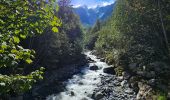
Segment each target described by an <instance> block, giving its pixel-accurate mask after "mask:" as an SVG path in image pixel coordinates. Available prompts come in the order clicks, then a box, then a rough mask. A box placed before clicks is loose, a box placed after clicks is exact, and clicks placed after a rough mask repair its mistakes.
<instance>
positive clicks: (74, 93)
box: [46, 51, 135, 100]
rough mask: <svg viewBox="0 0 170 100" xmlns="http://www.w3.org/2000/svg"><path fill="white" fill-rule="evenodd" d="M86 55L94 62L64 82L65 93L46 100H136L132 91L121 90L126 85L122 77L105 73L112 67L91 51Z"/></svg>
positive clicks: (51, 96)
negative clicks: (105, 70)
mask: <svg viewBox="0 0 170 100" xmlns="http://www.w3.org/2000/svg"><path fill="white" fill-rule="evenodd" d="M85 55H86V56H87V57H89V58H91V59H92V60H93V62H92V63H89V64H88V65H86V66H85V67H84V68H83V69H82V70H81V72H80V73H79V74H76V75H74V76H73V77H72V78H71V79H69V80H67V81H65V82H64V84H66V87H65V91H63V92H60V93H59V94H53V95H50V96H48V97H47V98H46V100H99V99H101V100H135V99H134V98H135V93H134V92H133V90H132V89H130V88H128V87H127V89H126V88H125V89H124V88H121V87H124V86H121V85H122V84H123V85H124V84H126V83H125V82H124V83H122V82H123V80H121V81H119V80H120V79H121V78H120V77H116V76H115V75H109V74H106V73H104V72H103V69H104V68H107V67H111V66H109V65H108V64H106V63H105V62H102V61H100V59H97V57H96V56H95V55H93V54H92V53H91V51H89V52H85ZM93 65H95V66H98V70H90V66H93ZM105 79H106V80H107V82H106V81H105ZM108 80H109V81H108ZM109 84H110V85H111V86H109ZM118 84H119V85H118ZM105 88H108V89H109V91H110V92H109V94H107V93H106V92H107V91H105V90H104V89H105ZM128 89H129V90H128ZM127 90H128V91H127ZM103 91H105V93H104V92H103ZM106 95H107V96H106Z"/></svg>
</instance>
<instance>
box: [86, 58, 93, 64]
mask: <svg viewBox="0 0 170 100" xmlns="http://www.w3.org/2000/svg"><path fill="white" fill-rule="evenodd" d="M86 59H87V61H88V62H89V63H94V62H95V61H94V60H93V59H91V58H90V57H87V58H86Z"/></svg>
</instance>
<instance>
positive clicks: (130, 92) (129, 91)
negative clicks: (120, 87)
mask: <svg viewBox="0 0 170 100" xmlns="http://www.w3.org/2000/svg"><path fill="white" fill-rule="evenodd" d="M125 92H126V93H128V94H133V93H134V92H133V90H132V89H129V88H128V89H126V90H125Z"/></svg>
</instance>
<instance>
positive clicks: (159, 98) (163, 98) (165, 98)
mask: <svg viewBox="0 0 170 100" xmlns="http://www.w3.org/2000/svg"><path fill="white" fill-rule="evenodd" d="M158 100H167V97H166V95H165V94H163V93H161V94H159V95H158Z"/></svg>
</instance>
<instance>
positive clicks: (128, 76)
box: [122, 72, 130, 80]
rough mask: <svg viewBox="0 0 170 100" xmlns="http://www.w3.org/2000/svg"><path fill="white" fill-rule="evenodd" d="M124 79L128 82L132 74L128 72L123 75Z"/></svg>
mask: <svg viewBox="0 0 170 100" xmlns="http://www.w3.org/2000/svg"><path fill="white" fill-rule="evenodd" d="M122 76H123V79H125V80H128V79H129V78H130V74H129V73H127V72H123V73H122Z"/></svg>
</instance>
